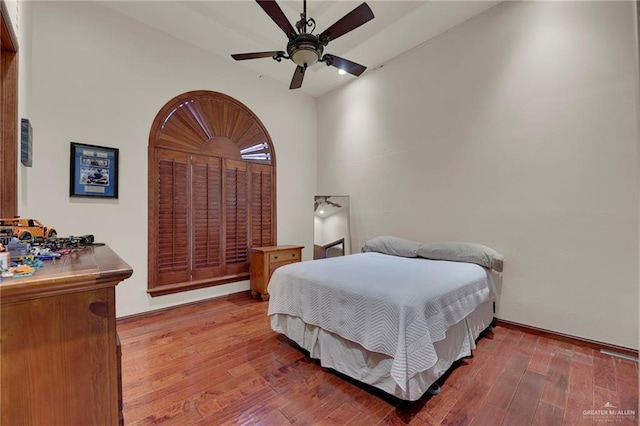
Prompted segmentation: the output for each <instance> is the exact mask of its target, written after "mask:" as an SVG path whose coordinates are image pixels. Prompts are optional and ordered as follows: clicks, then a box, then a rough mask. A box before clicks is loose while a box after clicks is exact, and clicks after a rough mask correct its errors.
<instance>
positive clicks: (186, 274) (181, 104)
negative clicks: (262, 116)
mask: <svg viewBox="0 0 640 426" xmlns="http://www.w3.org/2000/svg"><path fill="white" fill-rule="evenodd" d="M275 199H276V198H275V156H274V152H273V148H272V145H271V140H270V138H269V135H268V133H267V131H266V129H265V128H264V126H263V125H262V123H261V122H260V120H258V118H257V117H256V116H255V115H254V114H253V113H252V112H251V111H250V110H249V109H248V108H247V107H246V106H244V105H243V104H241V103H240V102H238V101H236V100H235V99H233V98H230V97H228V96H226V95H223V94H220V93H216V92H209V91H196V92H189V93H185V94H183V95H180V96H177V97H175V98H174V99H172V100H171V101H169V102H168V103H167V104H166V105H165V106H164V107H163V108H162V109H161V110H160V112H159V113H158V115H157V116H156V119H155V120H154V123H153V126H152V129H151V132H150V135H149V236H148V240H149V245H148V252H149V262H148V265H149V270H148V292H149V294H151V295H152V296H156V295H162V294H168V293H174V292H178V291H184V290H191V289H195V288H200V287H206V286H211V285H217V284H223V283H228V282H232V281H240V280H245V279H248V277H249V262H248V254H249V248H251V247H254V246H270V245H275V244H276V221H275V218H276V206H275Z"/></svg>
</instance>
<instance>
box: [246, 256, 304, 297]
mask: <svg viewBox="0 0 640 426" xmlns="http://www.w3.org/2000/svg"><path fill="white" fill-rule="evenodd" d="M303 248H304V246H271V247H252V248H251V249H249V268H250V271H251V278H250V284H251V295H252V296H254V297H258V296H260V297H261V298H262V300H269V293H267V285H269V280H270V279H271V275H272V274H273V271H275V270H276V269H278V268H279V267H281V266H284V265H288V264H290V263H295V262H300V261H301V260H302V249H303Z"/></svg>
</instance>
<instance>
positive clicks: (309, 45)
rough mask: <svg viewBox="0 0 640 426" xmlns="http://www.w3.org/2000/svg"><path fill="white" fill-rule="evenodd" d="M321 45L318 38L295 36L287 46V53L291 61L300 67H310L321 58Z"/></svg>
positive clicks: (305, 35) (309, 35) (302, 35)
mask: <svg viewBox="0 0 640 426" xmlns="http://www.w3.org/2000/svg"><path fill="white" fill-rule="evenodd" d="M322 50H323V45H322V43H321V42H320V39H319V38H318V36H315V35H313V34H308V33H304V34H297V35H296V37H295V38H294V39H293V40H291V41H290V42H289V43H288V44H287V52H288V53H289V57H290V58H291V60H292V61H293V62H294V63H295V64H296V65H298V66H300V67H310V66H311V65H313V64H315V63H316V62H318V61H319V60H320V58H321V57H322Z"/></svg>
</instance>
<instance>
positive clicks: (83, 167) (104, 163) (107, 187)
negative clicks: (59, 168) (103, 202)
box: [69, 142, 118, 198]
mask: <svg viewBox="0 0 640 426" xmlns="http://www.w3.org/2000/svg"><path fill="white" fill-rule="evenodd" d="M70 165H71V168H70V173H69V176H70V179H69V196H71V197H102V198H118V149H117V148H107V147H105V146H96V145H87V144H81V143H75V142H71V161H70Z"/></svg>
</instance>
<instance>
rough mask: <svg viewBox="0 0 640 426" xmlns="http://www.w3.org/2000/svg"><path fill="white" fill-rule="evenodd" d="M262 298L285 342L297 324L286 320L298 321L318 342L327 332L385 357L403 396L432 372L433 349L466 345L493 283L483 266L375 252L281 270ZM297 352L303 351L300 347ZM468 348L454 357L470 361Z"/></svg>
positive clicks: (433, 363) (434, 357)
mask: <svg viewBox="0 0 640 426" xmlns="http://www.w3.org/2000/svg"><path fill="white" fill-rule="evenodd" d="M268 291H269V295H270V300H269V310H268V314H269V315H270V316H271V317H272V318H271V321H272V327H273V328H274V330H276V331H279V332H282V333H284V334H285V335H288V334H287V332H288V331H287V330H289V329H290V328H291V327H296V325H295V324H294V325H289V324H288V323H289V322H291V323H292V324H293V323H294V322H297V320H292V319H290V318H297V319H299V320H300V321H301V322H302V323H304V324H305V326H309V327H314V328H313V329H311V328H310V329H309V330H307V331H305V334H306V333H307V332H311V333H313V332H314V331H313V330H315V328H317V329H318V330H317V331H316V332H317V333H318V336H321V335H323V334H324V333H329V334H330V335H333V336H336V339H337V338H339V339H343V340H344V341H347V342H352V343H354V344H357V345H358V346H360V347H361V348H362V349H363V350H364V351H366V352H368V353H372V354H380V355H381V356H384V357H385V359H386V360H387V361H386V363H390V364H391V365H390V367H389V371H390V373H389V374H390V377H391V378H392V379H393V381H394V382H395V385H396V386H397V387H398V388H399V389H400V391H399V393H401V394H411V393H412V392H411V390H410V387H411V385H412V384H411V380H412V379H413V378H414V377H415V376H416V375H417V374H418V373H421V372H424V371H427V370H429V369H432V368H434V367H436V366H437V364H438V360H439V354H438V353H437V350H436V346H435V344H436V343H437V342H440V341H443V340H445V338H446V337H447V334H449V335H451V334H453V333H460V335H461V336H462V335H463V334H464V335H465V336H466V337H465V338H466V339H469V338H470V336H472V334H470V333H469V332H468V331H465V328H466V327H469V326H470V325H469V324H468V323H467V321H466V319H467V318H468V316H469V315H470V314H471V313H472V312H474V311H475V310H476V308H478V307H479V306H480V305H483V304H486V303H488V302H491V301H492V300H493V291H492V283H491V277H490V275H489V273H488V271H487V270H486V269H485V268H483V267H481V266H478V265H474V264H470V263H462V262H451V261H442V260H429V259H422V258H405V257H398V256H390V255H385V254H381V253H359V254H354V255H350V256H345V257H339V258H331V259H322V260H315V261H308V262H301V263H296V264H291V265H286V266H283V267H281V268H279V269H277V270H276V271H275V272H274V274H273V276H272V278H271V281H270V283H269V288H268ZM285 316H286V317H287V318H286V321H287V324H286V327H285V324H284V322H283V321H284V320H285ZM460 323H462V325H458V324H460ZM299 325H300V324H299ZM456 325H458V327H457V328H453V329H452V327H453V326H456ZM456 330H457V331H456ZM463 332H464V333H463ZM311 335H312V334H311ZM289 337H291V336H289ZM318 338H320V337H318ZM292 340H294V341H296V342H297V340H296V339H293V338H292ZM458 340H460V339H458ZM472 340H473V339H472ZM456 341H457V340H456ZM297 343H298V344H300V342H297ZM300 346H302V347H304V348H305V349H307V350H309V349H308V348H307V347H306V343H304V341H303V343H302V344H300ZM439 346H440V345H439ZM470 346H471V344H470V343H469V349H464V348H460V351H459V353H465V354H467V355H468V354H470V350H471V349H472V348H470ZM310 352H311V351H310ZM458 355H459V354H456V355H455V356H458ZM463 356H466V355H463ZM334 362H336V363H337V362H338V361H335V360H334ZM447 368H448V367H447ZM336 369H337V370H338V371H341V370H340V369H339V368H336ZM345 374H348V373H345ZM354 378H357V377H354ZM362 381H365V380H362ZM365 382H367V381H365ZM367 383H368V382H367Z"/></svg>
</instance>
